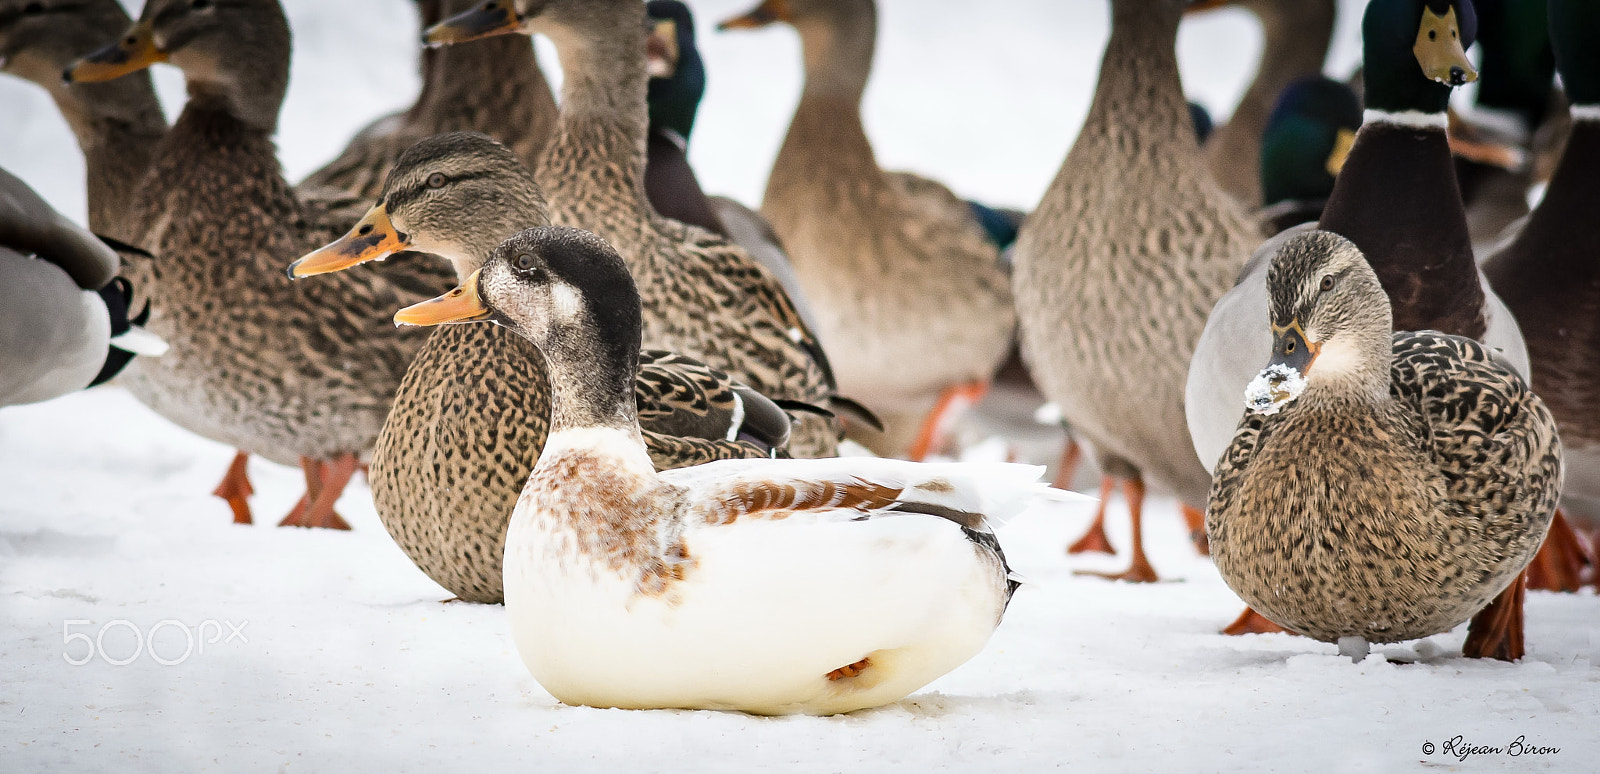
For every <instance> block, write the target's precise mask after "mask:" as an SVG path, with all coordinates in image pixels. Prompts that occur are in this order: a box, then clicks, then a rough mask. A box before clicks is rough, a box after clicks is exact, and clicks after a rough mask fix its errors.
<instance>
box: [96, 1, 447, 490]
mask: <svg viewBox="0 0 1600 774" xmlns="http://www.w3.org/2000/svg"><path fill="white" fill-rule="evenodd" d="M142 19H143V21H142V22H141V24H142V25H146V27H147V28H149V29H151V30H152V38H153V40H155V41H156V42H157V44H160V43H161V42H162V41H176V42H177V43H176V45H174V47H173V48H172V49H171V50H169V51H168V52H167V54H168V55H169V56H170V57H171V60H172V62H173V63H174V64H177V65H178V66H180V67H182V68H183V69H184V72H185V76H186V78H187V80H188V83H189V90H190V95H191V96H190V100H189V102H188V104H187V105H186V106H185V108H184V112H183V114H182V115H181V116H180V117H179V119H178V121H177V123H176V124H174V126H173V128H172V130H171V131H169V132H168V133H167V135H166V136H165V137H164V138H163V139H162V141H161V144H160V146H159V147H158V149H157V152H156V155H155V160H154V161H153V162H152V167H151V171H150V172H149V173H148V174H147V175H146V177H145V180H144V182H143V183H142V184H141V186H140V188H139V192H138V194H137V196H136V198H135V204H134V211H133V214H132V216H131V219H130V223H132V224H133V233H135V234H138V239H137V242H138V243H139V244H140V245H141V246H143V247H144V248H145V249H147V250H149V251H150V252H151V253H152V254H154V255H155V256H156V258H155V260H153V261H150V262H148V264H149V265H148V267H147V270H148V271H149V272H150V277H151V279H153V280H154V281H153V282H151V283H149V287H151V288H152V290H151V317H150V321H149V323H148V327H149V328H150V330H152V331H154V332H156V333H157V334H159V335H161V336H162V337H163V338H165V339H166V340H167V342H168V343H169V344H170V345H171V349H170V350H169V351H168V352H167V354H166V355H164V356H163V357H161V358H159V359H149V360H148V361H147V362H143V363H136V364H135V366H134V367H133V368H130V369H129V370H128V371H127V372H126V373H127V376H126V379H125V381H126V383H127V386H128V389H129V390H130V391H131V392H133V393H134V394H135V395H136V396H137V397H139V398H140V399H141V400H143V401H145V402H146V403H147V404H149V405H150V406H151V407H152V408H154V409H156V410H157V411H158V412H160V413H162V414H163V415H164V416H166V417H168V418H169V419H172V420H173V421H175V422H177V423H178V424H180V425H183V426H185V427H187V428H189V429H191V430H194V431H195V432H198V433H200V434H202V435H205V436H207V437H210V438H213V439H216V440H220V441H223V442H226V443H230V444H233V445H235V446H238V447H239V448H241V449H244V450H246V451H249V452H251V453H254V454H260V455H262V456H264V457H267V458H268V459H271V460H274V461H277V462H281V463H285V464H295V463H297V462H300V461H302V460H303V459H310V460H329V459H333V458H335V457H341V456H346V455H364V454H365V453H366V451H367V450H368V449H370V448H371V446H372V442H373V440H374V439H375V438H376V436H377V434H378V430H379V428H380V427H381V425H382V423H383V419H384V416H385V415H386V414H387V413H388V409H389V402H390V400H391V398H392V396H393V393H394V389H395V386H396V385H397V384H398V383H399V380H400V377H401V375H402V373H403V371H404V369H405V366H406V364H407V363H408V362H409V361H410V358H411V355H412V354H413V353H414V352H415V351H416V349H417V348H418V347H419V346H420V345H421V344H422V341H423V337H421V336H418V335H416V333H415V332H412V331H399V330H396V329H394V328H393V327H392V326H391V325H389V324H388V316H389V314H391V313H392V310H393V309H394V307H395V306H396V305H398V304H404V303H406V302H408V301H411V300H414V299H415V298H416V297H417V296H415V295H410V294H407V293H405V292H403V291H401V290H400V289H398V288H396V287H395V286H393V285H392V284H391V283H389V282H387V281H386V280H384V279H383V278H381V277H380V276H378V275H367V276H359V277H358V276H351V277H345V278H340V279H339V280H337V281H335V282H329V283H321V284H318V285H315V286H313V285H310V284H307V283H296V284H291V283H290V282H289V280H288V278H286V277H284V276H283V273H282V265H283V263H284V262H285V261H286V260H287V259H289V258H292V257H293V256H295V255H297V254H299V253H301V252H303V251H304V249H305V246H306V241H305V236H304V232H305V229H306V223H305V219H304V217H303V212H302V210H301V207H300V203H299V201H298V200H297V199H296V197H295V196H294V193H293V190H292V189H291V188H290V187H289V185H288V183H287V182H286V181H284V179H283V177H282V173H281V171H280V168H279V166H278V162H277V159H276V157H275V154H274V148H273V145H272V142H271V134H272V132H273V130H274V128H275V124H276V117H277V110H278V107H279V105H280V103H281V101H282V97H283V91H284V87H285V85H286V83H287V79H288V56H289V30H288V25H287V22H286V21H285V20H284V18H283V13H282V9H281V8H279V7H278V5H277V3H276V2H273V1H272V0H252V1H251V2H248V3H244V4H234V5H228V6H223V7H214V8H212V7H208V8H206V9H193V8H190V7H189V6H188V4H187V3H180V2H173V1H171V0H155V1H153V2H151V3H149V4H147V5H146V6H145V9H144V12H143V16H142ZM232 84H249V88H248V89H245V88H237V87H235V86H232Z"/></svg>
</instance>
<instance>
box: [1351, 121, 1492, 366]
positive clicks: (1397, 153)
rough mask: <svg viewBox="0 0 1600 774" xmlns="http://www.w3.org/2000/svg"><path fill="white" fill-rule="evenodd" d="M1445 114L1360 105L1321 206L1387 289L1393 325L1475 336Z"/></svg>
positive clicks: (1474, 306)
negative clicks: (1356, 125) (1360, 117)
mask: <svg viewBox="0 0 1600 774" xmlns="http://www.w3.org/2000/svg"><path fill="white" fill-rule="evenodd" d="M1445 120H1446V119H1445V114H1444V112H1443V111H1440V112H1437V113H1424V112H1416V111H1408V112H1403V113H1388V112H1383V111H1377V110H1368V111H1367V114H1366V120H1365V121H1364V122H1363V123H1362V125H1361V131H1360V132H1358V133H1357V134H1356V141H1355V145H1354V146H1353V147H1352V148H1351V149H1350V155H1349V157H1348V158H1347V159H1346V161H1345V164H1344V168H1343V169H1341V170H1340V171H1339V177H1338V178H1337V180H1336V181H1335V182H1334V186H1333V192H1332V193H1330V194H1329V195H1328V204H1327V207H1326V208H1324V209H1323V212H1322V221H1321V228H1322V229H1324V230H1327V231H1332V232H1334V233H1336V234H1339V235H1340V236H1343V237H1345V238H1346V239H1349V240H1350V241H1352V242H1354V243H1355V244H1356V247H1359V248H1361V252H1362V253H1363V254H1364V255H1365V256H1366V258H1367V262H1368V263H1370V264H1371V265H1372V269H1373V271H1375V272H1377V274H1378V280H1379V281H1380V282H1381V283H1382V284H1383V289H1384V291H1385V292H1387V293H1388V294H1389V300H1390V303H1391V304H1392V305H1393V308H1394V319H1393V324H1394V328H1395V330H1402V331H1416V330H1430V329H1431V330H1437V331H1443V332H1445V333H1450V334H1454V335H1457V336H1467V337H1469V338H1478V337H1480V336H1482V335H1483V333H1484V330H1485V328H1486V320H1485V318H1484V315H1483V304H1484V296H1483V287H1482V284H1481V283H1480V281H1479V277H1478V268H1477V264H1476V263H1475V262H1474V261H1473V256H1472V242H1471V240H1470V239H1469V237H1468V232H1467V218H1466V211H1465V210H1464V209H1463V208H1462V206H1461V192H1460V189H1459V187H1458V186H1457V185H1456V176H1455V168H1454V166H1453V162H1452V160H1451V157H1450V145H1449V142H1448V140H1447V139H1446V137H1445Z"/></svg>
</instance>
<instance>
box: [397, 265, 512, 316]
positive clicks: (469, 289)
mask: <svg viewBox="0 0 1600 774" xmlns="http://www.w3.org/2000/svg"><path fill="white" fill-rule="evenodd" d="M482 273H483V270H482V269H479V270H478V271H475V272H473V273H472V276H470V277H467V281H466V282H463V283H461V287H458V288H456V289H455V290H452V291H450V292H449V293H446V294H444V295H442V296H439V297H438V298H434V299H430V300H427V301H423V302H422V303H420V304H413V305H411V306H408V307H406V308H404V309H401V310H400V311H398V312H395V313H394V324H395V325H443V324H445V323H462V322H473V321H475V320H487V319H489V315H490V314H491V312H490V311H489V307H488V306H486V305H485V304H484V303H483V299H482V298H480V297H479V296H478V275H479V274H482Z"/></svg>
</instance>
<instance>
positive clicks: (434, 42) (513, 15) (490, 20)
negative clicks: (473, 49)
mask: <svg viewBox="0 0 1600 774" xmlns="http://www.w3.org/2000/svg"><path fill="white" fill-rule="evenodd" d="M521 24H522V20H521V19H519V18H517V9H515V8H512V7H511V2H510V0H488V2H484V3H480V4H479V5H478V7H477V8H474V9H472V10H470V11H462V12H461V13H458V14H456V15H455V16H452V17H450V18H448V19H445V20H444V21H442V22H439V23H438V24H435V25H433V26H432V27H429V28H428V29H427V30H426V31H424V32H423V33H422V42H423V43H424V44H425V45H429V46H447V45H450V44H452V43H465V42H467V41H469V40H478V39H479V38H487V37H490V36H492V35H509V34H511V33H513V32H517V31H518V29H519V27H521Z"/></svg>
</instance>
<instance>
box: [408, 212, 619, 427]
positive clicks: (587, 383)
mask: <svg viewBox="0 0 1600 774" xmlns="http://www.w3.org/2000/svg"><path fill="white" fill-rule="evenodd" d="M484 320H487V321H491V322H494V323H496V324H498V325H503V326H505V327H507V328H510V329H511V330H513V331H515V332H516V333H518V334H520V335H521V336H523V337H524V338H526V339H528V340H529V341H531V342H533V344H534V346H536V347H538V348H539V350H540V351H541V352H543V353H544V355H545V359H546V361H547V362H548V363H549V365H550V371H551V384H552V386H553V387H554V388H555V389H556V392H557V395H558V403H560V402H562V401H560V400H559V396H560V395H561V393H562V392H563V391H564V390H567V389H571V388H575V387H581V388H582V389H585V390H591V389H592V390H594V391H595V392H597V393H602V394H607V395H613V396H616V397H617V398H618V403H617V410H619V411H620V410H623V408H622V406H623V404H626V411H629V412H631V411H632V404H633V397H632V394H633V393H632V389H633V388H632V384H633V379H634V376H635V375H636V374H637V373H638V368H639V349H640V347H641V346H642V342H643V333H642V330H643V328H642V325H643V318H642V316H641V313H640V309H639V291H638V288H637V287H636V286H635V285H634V284H633V276H632V275H631V274H629V273H628V267H627V264H625V263H623V261H622V256H620V255H618V254H617V251H616V250H614V249H612V247H611V245H609V244H607V243H606V241H605V240H603V239H601V238H600V237H598V236H595V235H594V234H591V233H589V232H587V231H582V230H579V229H575V228H567V227H564V226H541V227H539V228H530V229H527V230H525V231H522V232H520V233H518V234H516V235H515V236H513V237H511V238H510V239H508V240H506V241H505V242H504V243H502V244H501V245H500V246H499V247H496V248H495V250H494V254H493V255H491V256H490V257H489V260H488V261H486V262H485V263H484V265H483V267H482V268H480V269H478V270H477V271H476V272H474V273H473V274H472V275H471V276H469V277H468V278H467V280H466V281H465V282H464V283H462V285H461V286H460V287H458V288H456V289H455V290H452V291H450V292H449V293H446V294H444V295H442V296H440V297H438V298H435V299H432V300H429V301H424V302H422V303H420V304H416V305H414V306H409V307H406V308H405V309H402V310H400V311H399V312H397V313H395V316H394V321H395V324H396V325H443V324H446V323H461V322H474V321H484ZM607 405H610V404H609V403H607ZM608 410H609V409H608Z"/></svg>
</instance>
